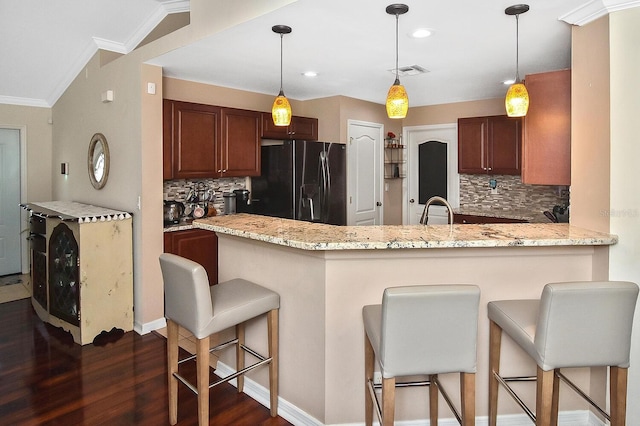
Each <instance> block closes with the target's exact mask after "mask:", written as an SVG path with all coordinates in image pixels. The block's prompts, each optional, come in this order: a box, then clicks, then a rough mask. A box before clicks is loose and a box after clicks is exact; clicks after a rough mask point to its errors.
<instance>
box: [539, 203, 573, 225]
mask: <svg viewBox="0 0 640 426" xmlns="http://www.w3.org/2000/svg"><path fill="white" fill-rule="evenodd" d="M543 213H544V215H545V216H546V217H547V219H549V220H550V221H551V222H554V223H569V206H567V207H563V206H558V205H556V206H553V211H549V210H545V211H544V212H543Z"/></svg>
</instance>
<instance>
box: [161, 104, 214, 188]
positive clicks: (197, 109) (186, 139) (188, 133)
mask: <svg viewBox="0 0 640 426" xmlns="http://www.w3.org/2000/svg"><path fill="white" fill-rule="evenodd" d="M220 113H221V108H220V107H216V106H211V105H202V104H194V103H190V102H180V101H170V100H166V99H165V101H164V111H163V115H164V121H165V124H164V127H165V129H166V130H165V135H164V160H163V163H164V166H165V170H164V173H163V174H164V176H165V179H166V178H167V177H166V176H168V175H169V176H170V178H169V179H188V178H206V177H219V176H220V173H219V170H220V169H221V167H220V160H219V139H220ZM167 126H170V129H167ZM167 136H170V137H169V140H167ZM168 156H170V159H168V158H167V157H168ZM169 165H170V166H171V167H170V169H171V173H169V172H168V171H167V167H168V166H169Z"/></svg>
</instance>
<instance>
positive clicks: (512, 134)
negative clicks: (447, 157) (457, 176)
mask: <svg viewBox="0 0 640 426" xmlns="http://www.w3.org/2000/svg"><path fill="white" fill-rule="evenodd" d="M521 123H522V120H521V119H519V118H509V117H507V116H506V115H497V116H490V117H472V118H460V119H458V173H466V174H492V175H519V174H520V155H521V147H522V127H521Z"/></svg>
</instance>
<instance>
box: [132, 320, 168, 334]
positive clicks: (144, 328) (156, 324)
mask: <svg viewBox="0 0 640 426" xmlns="http://www.w3.org/2000/svg"><path fill="white" fill-rule="evenodd" d="M166 326H167V320H166V319H165V318H164V317H163V318H158V319H157V320H155V321H151V322H146V323H144V324H140V323H138V322H136V323H134V324H133V330H134V331H135V332H136V333H138V334H141V335H145V334H147V333H151V332H152V331H154V330H158V329H160V328H164V327H166Z"/></svg>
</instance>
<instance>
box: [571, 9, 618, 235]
mask: <svg viewBox="0 0 640 426" xmlns="http://www.w3.org/2000/svg"><path fill="white" fill-rule="evenodd" d="M572 39H573V44H572V74H571V159H572V161H571V184H572V185H571V223H572V224H573V225H577V226H582V227H585V228H590V229H595V230H598V231H603V232H608V231H609V216H608V212H609V188H610V177H609V176H610V158H609V157H610V153H609V150H610V123H609V122H610V112H609V105H610V101H609V99H610V95H609V80H610V78H609V17H608V16H605V17H602V18H600V19H598V20H597V21H595V22H592V23H590V24H588V25H585V26H582V27H573V36H572Z"/></svg>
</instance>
